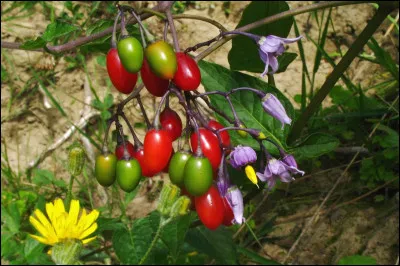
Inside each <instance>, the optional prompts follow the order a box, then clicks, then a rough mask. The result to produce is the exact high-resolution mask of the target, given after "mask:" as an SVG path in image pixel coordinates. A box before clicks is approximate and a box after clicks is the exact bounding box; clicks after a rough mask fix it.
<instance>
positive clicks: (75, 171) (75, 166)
mask: <svg viewBox="0 0 400 266" xmlns="http://www.w3.org/2000/svg"><path fill="white" fill-rule="evenodd" d="M85 156H86V154H85V150H84V149H83V147H82V146H81V145H80V144H79V143H78V142H75V143H74V144H73V145H72V146H71V147H70V150H69V155H68V171H69V173H70V174H71V175H72V176H78V175H80V174H81V173H82V170H83V166H84V165H85V159H86V157H85Z"/></svg>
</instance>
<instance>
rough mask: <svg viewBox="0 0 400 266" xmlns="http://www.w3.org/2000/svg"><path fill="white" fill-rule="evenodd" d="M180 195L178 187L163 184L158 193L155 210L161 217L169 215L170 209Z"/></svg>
mask: <svg viewBox="0 0 400 266" xmlns="http://www.w3.org/2000/svg"><path fill="white" fill-rule="evenodd" d="M180 194H181V190H180V188H179V187H177V186H175V185H173V184H165V185H164V186H163V188H162V190H161V193H160V199H159V202H158V207H157V210H158V211H159V212H160V213H161V214H162V215H163V216H168V215H170V212H171V208H172V206H173V205H174V203H175V201H176V200H177V198H178V197H179V195H180Z"/></svg>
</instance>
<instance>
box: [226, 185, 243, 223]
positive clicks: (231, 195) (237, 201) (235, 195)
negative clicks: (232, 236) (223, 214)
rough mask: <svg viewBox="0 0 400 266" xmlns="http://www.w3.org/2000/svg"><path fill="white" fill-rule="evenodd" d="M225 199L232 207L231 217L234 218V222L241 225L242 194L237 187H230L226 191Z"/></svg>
mask: <svg viewBox="0 0 400 266" xmlns="http://www.w3.org/2000/svg"><path fill="white" fill-rule="evenodd" d="M226 198H227V200H228V203H229V204H230V205H231V207H232V211H233V215H234V217H235V222H236V223H238V224H242V222H243V210H244V207H243V196H242V192H240V190H239V189H238V187H237V186H231V187H230V188H229V189H228V193H227V194H226Z"/></svg>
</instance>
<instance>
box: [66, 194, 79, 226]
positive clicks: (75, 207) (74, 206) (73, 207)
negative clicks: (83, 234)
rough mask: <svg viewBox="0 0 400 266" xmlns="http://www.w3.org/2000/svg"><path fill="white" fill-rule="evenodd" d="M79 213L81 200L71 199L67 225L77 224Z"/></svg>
mask: <svg viewBox="0 0 400 266" xmlns="http://www.w3.org/2000/svg"><path fill="white" fill-rule="evenodd" d="M78 215H79V200H71V204H70V207H69V215H68V221H67V226H68V227H70V226H75V225H76V222H77V220H78Z"/></svg>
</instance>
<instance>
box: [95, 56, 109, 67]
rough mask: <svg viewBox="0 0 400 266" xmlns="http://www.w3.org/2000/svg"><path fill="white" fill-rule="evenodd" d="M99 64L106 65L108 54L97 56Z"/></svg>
mask: <svg viewBox="0 0 400 266" xmlns="http://www.w3.org/2000/svg"><path fill="white" fill-rule="evenodd" d="M96 61H97V64H99V65H100V66H102V67H105V66H106V61H107V60H106V56H105V55H99V56H98V57H96Z"/></svg>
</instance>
